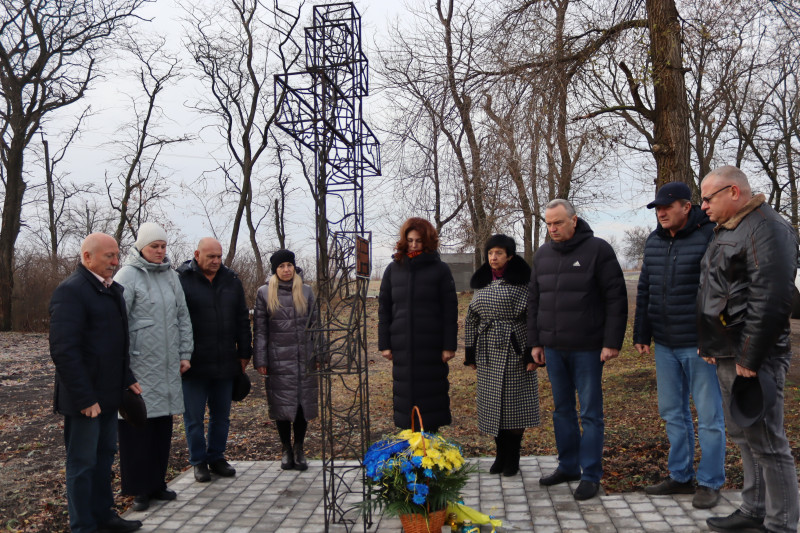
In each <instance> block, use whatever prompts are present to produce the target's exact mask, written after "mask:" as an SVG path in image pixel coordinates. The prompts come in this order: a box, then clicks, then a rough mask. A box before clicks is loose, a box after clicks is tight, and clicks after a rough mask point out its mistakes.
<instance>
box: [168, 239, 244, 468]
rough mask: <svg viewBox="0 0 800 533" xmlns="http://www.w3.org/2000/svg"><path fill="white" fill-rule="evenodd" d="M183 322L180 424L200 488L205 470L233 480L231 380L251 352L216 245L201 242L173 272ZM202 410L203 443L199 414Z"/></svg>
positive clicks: (237, 289) (238, 295) (238, 286)
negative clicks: (187, 338)
mask: <svg viewBox="0 0 800 533" xmlns="http://www.w3.org/2000/svg"><path fill="white" fill-rule="evenodd" d="M178 275H179V276H180V280H181V285H182V286H183V293H184V295H185V296H186V305H187V306H188V307H189V317H190V318H191V319H192V332H193V334H194V352H192V368H190V369H189V370H187V371H186V372H185V373H184V374H183V402H184V406H185V411H184V413H183V421H184V425H185V426H186V442H187V444H188V445H189V463H190V464H191V465H192V466H193V467H194V477H195V479H196V480H197V481H198V482H200V483H205V482H208V481H211V473H210V472H209V469H210V470H211V471H212V472H214V473H215V474H217V475H218V476H222V477H232V476H234V475H236V470H235V469H234V468H233V467H232V466H231V465H230V464H228V462H227V461H226V460H225V447H226V446H227V442H228V430H229V429H230V412H231V402H232V397H233V380H234V378H235V377H236V375H237V374H239V373H241V372H244V369H245V368H246V367H247V363H248V361H249V360H250V353H251V350H252V346H251V339H252V335H251V332H250V311H249V310H248V309H247V304H246V302H245V297H244V288H243V287H242V282H241V280H239V276H237V275H236V273H235V272H234V271H233V270H231V269H229V268H227V267H226V266H225V265H223V264H222V244H220V242H219V241H218V240H216V239H214V238H211V237H205V238H203V239H201V240H200V242H199V243H198V244H197V250H195V252H194V259H192V260H190V261H186V262H185V263H184V264H183V265H181V266H180V268H178ZM206 405H208V442H206V437H205V431H204V427H205V422H204V418H205V412H206Z"/></svg>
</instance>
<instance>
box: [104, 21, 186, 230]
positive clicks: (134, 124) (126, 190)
mask: <svg viewBox="0 0 800 533" xmlns="http://www.w3.org/2000/svg"><path fill="white" fill-rule="evenodd" d="M127 49H128V51H129V52H130V53H131V54H132V55H133V56H134V57H135V58H136V60H137V64H138V67H137V69H136V71H135V74H136V78H137V80H138V82H139V86H138V89H139V90H141V95H144V98H141V96H140V95H133V96H131V102H132V108H133V112H134V117H133V119H132V121H131V123H130V124H129V125H128V127H127V128H125V133H126V134H127V136H128V138H127V139H126V140H123V141H122V142H121V143H115V144H122V145H123V146H125V147H126V152H125V153H124V155H123V158H122V159H123V161H124V162H125V168H124V169H123V170H122V172H120V173H119V174H118V175H117V176H115V177H114V178H113V179H111V178H109V176H108V173H106V179H105V185H106V194H107V196H108V201H109V205H110V206H111V208H112V209H113V210H114V211H116V212H117V214H118V217H117V224H116V229H115V230H114V238H115V239H116V240H117V241H118V242H120V243H121V242H122V241H123V236H124V235H125V234H126V233H127V234H129V235H131V236H132V237H133V239H134V240H135V239H136V234H137V231H138V228H139V226H140V225H141V224H142V223H143V222H146V218H148V216H149V215H150V214H151V213H153V210H154V203H155V202H156V201H157V200H158V199H159V198H161V197H162V196H163V195H164V193H165V191H166V184H165V183H164V180H161V179H159V178H160V177H161V175H160V172H159V166H158V158H159V156H160V155H161V153H162V151H163V150H164V148H165V147H166V146H169V145H171V144H176V143H181V142H186V141H188V140H190V139H191V137H190V136H188V135H180V136H177V137H171V136H167V135H163V134H160V133H158V132H157V127H158V122H159V118H161V114H162V110H161V108H160V106H159V97H160V96H161V95H162V93H163V91H164V90H165V89H166V88H167V87H169V86H170V85H172V84H174V83H175V82H176V81H178V80H179V79H180V78H181V72H180V67H179V60H178V58H177V57H175V56H174V55H171V54H170V53H168V52H167V51H166V40H165V39H164V37H158V38H155V39H154V40H152V41H150V42H148V41H146V40H143V39H142V38H137V37H133V36H132V37H131V38H130V40H129V44H128V45H127Z"/></svg>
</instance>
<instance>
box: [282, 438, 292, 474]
mask: <svg viewBox="0 0 800 533" xmlns="http://www.w3.org/2000/svg"><path fill="white" fill-rule="evenodd" d="M293 468H294V453H293V452H292V446H291V445H288V444H284V445H283V455H282V456H281V469H282V470H291V469H293Z"/></svg>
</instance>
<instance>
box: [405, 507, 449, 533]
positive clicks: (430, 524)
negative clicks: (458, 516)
mask: <svg viewBox="0 0 800 533" xmlns="http://www.w3.org/2000/svg"><path fill="white" fill-rule="evenodd" d="M445 520H447V509H442V510H441V511H436V512H435V513H430V514H429V515H428V516H427V517H425V516H423V515H421V514H401V515H400V523H401V524H403V531H404V532H405V533H441V531H442V526H444V521H445Z"/></svg>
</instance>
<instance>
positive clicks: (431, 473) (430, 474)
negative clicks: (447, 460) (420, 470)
mask: <svg viewBox="0 0 800 533" xmlns="http://www.w3.org/2000/svg"><path fill="white" fill-rule="evenodd" d="M424 473H425V477H433V470H431V469H430V468H426V469H425V471H424Z"/></svg>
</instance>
